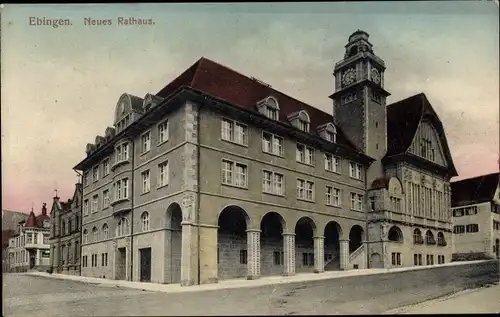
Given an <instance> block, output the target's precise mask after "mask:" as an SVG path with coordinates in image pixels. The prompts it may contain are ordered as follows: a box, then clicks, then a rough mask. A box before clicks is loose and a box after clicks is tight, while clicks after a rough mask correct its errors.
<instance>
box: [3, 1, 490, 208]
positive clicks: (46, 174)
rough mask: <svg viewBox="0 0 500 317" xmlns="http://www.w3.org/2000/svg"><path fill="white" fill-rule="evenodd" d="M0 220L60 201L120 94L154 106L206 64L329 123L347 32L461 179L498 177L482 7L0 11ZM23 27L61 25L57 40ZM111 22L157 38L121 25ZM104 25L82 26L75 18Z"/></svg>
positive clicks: (54, 33) (51, 32) (46, 29)
mask: <svg viewBox="0 0 500 317" xmlns="http://www.w3.org/2000/svg"><path fill="white" fill-rule="evenodd" d="M0 12H1V15H2V16H1V17H2V19H1V30H2V33H1V63H2V68H1V124H2V126H1V133H2V209H10V210H16V211H24V212H29V211H30V210H31V208H32V206H33V205H34V206H35V213H39V212H40V209H41V206H42V203H43V202H46V203H48V205H49V206H50V205H51V202H52V197H53V196H54V194H55V192H54V190H55V189H57V190H58V196H59V197H61V199H63V200H66V199H68V198H71V195H72V194H73V190H74V184H75V183H76V182H77V176H76V173H75V172H74V171H73V167H74V166H75V165H76V164H77V163H78V162H80V161H81V160H82V159H83V158H84V157H85V146H86V144H87V143H93V142H94V140H95V136H96V135H98V134H99V135H103V134H104V131H105V129H106V127H107V126H110V125H112V123H113V113H114V109H115V106H116V103H117V101H118V98H119V97H120V95H121V94H122V93H125V92H126V93H130V94H134V95H137V96H139V97H144V95H145V94H146V93H157V92H158V91H160V90H161V88H162V87H164V86H165V85H167V84H168V83H169V82H170V81H171V80H173V79H174V78H175V77H176V76H178V75H179V74H180V73H182V72H183V71H184V70H185V69H186V68H188V67H189V66H191V65H192V64H193V63H194V62H196V60H198V59H199V58H200V57H202V56H204V57H206V58H209V59H212V60H214V61H216V62H219V63H221V64H223V65H226V66H228V67H230V68H232V69H235V70H237V71H239V72H240V73H243V74H245V75H247V76H254V77H257V78H259V79H260V80H263V81H265V82H267V83H269V84H271V85H272V86H273V88H275V89H278V90H280V91H282V92H284V93H286V94H288V95H290V96H292V97H294V98H297V99H299V100H301V101H304V102H306V103H308V104H310V105H312V106H314V107H317V108H320V109H322V110H323V111H326V112H329V113H332V111H333V108H332V102H331V100H330V99H329V98H328V96H329V95H330V94H331V93H332V92H333V76H332V72H333V66H334V64H335V63H336V62H338V61H340V60H341V59H342V58H343V55H344V45H345V44H346V43H347V39H348V37H349V35H350V34H352V33H353V32H354V31H356V30H357V29H362V30H364V31H366V32H368V33H369V34H370V41H371V43H372V44H373V45H374V51H375V54H376V55H377V56H379V57H381V58H382V59H384V60H385V63H386V66H387V70H386V72H385V88H386V89H387V90H388V91H389V92H391V93H392V95H391V96H390V97H389V98H388V103H392V102H395V101H398V100H401V99H403V98H406V97H409V96H411V95H414V94H417V93H420V92H424V93H425V94H426V95H427V97H428V99H429V100H430V102H431V104H432V106H433V107H434V109H435V111H436V112H437V114H438V115H439V117H440V119H441V121H442V122H443V125H444V129H445V132H446V134H447V139H448V144H449V146H450V149H451V153H452V156H453V159H454V162H455V165H456V167H457V169H458V173H459V174H460V176H459V177H458V178H454V180H455V179H463V178H468V177H473V176H476V175H481V174H486V173H492V172H497V171H498V164H499V163H498V159H499V57H498V56H499V39H498V34H499V26H498V18H499V17H498V4H497V2H492V1H461V2H459V1H441V2H431V1H426V2H416V1H411V2H403V1H398V2H390V3H389V2H387V3H384V2H360V3H352V2H351V3H347V2H346V3H341V2H339V3H334V2H332V3H246V4H231V3H229V4H182V3H177V4H132V3H130V4H84V5H69V4H65V5H35V4H29V5H16V4H8V5H2V7H1V8H0ZM30 17H35V18H36V17H38V18H43V17H45V18H47V19H55V18H63V19H70V20H71V22H72V25H70V26H60V27H58V28H54V27H51V26H32V25H29V18H30ZM118 17H125V18H127V17H135V18H147V19H148V18H151V19H153V21H154V25H143V26H137V25H136V26H130V25H129V26H123V25H117V19H118ZM85 18H91V19H111V20H112V23H113V24H112V25H111V26H86V25H84V19H85Z"/></svg>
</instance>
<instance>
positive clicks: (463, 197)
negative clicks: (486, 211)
mask: <svg viewBox="0 0 500 317" xmlns="http://www.w3.org/2000/svg"><path fill="white" fill-rule="evenodd" d="M499 174H500V173H492V174H487V175H482V176H477V177H473V178H468V179H463V180H460V181H456V182H452V183H451V206H452V207H456V206H464V205H471V204H477V203H482V202H487V201H491V200H492V199H493V196H494V195H495V191H496V189H497V187H498V184H499Z"/></svg>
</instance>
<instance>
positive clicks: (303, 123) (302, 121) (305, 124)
mask: <svg viewBox="0 0 500 317" xmlns="http://www.w3.org/2000/svg"><path fill="white" fill-rule="evenodd" d="M310 122H311V120H310V119H309V115H308V114H307V112H305V111H304V110H301V111H300V113H299V129H300V130H302V131H304V132H309V123H310Z"/></svg>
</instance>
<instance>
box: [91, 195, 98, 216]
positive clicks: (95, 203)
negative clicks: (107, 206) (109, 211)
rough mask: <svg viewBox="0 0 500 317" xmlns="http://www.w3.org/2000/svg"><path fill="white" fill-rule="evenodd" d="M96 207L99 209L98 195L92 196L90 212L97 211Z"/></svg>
mask: <svg viewBox="0 0 500 317" xmlns="http://www.w3.org/2000/svg"><path fill="white" fill-rule="evenodd" d="M97 209H99V196H98V195H94V196H93V197H92V207H91V210H92V213H95V212H97Z"/></svg>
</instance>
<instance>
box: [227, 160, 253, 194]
mask: <svg viewBox="0 0 500 317" xmlns="http://www.w3.org/2000/svg"><path fill="white" fill-rule="evenodd" d="M247 172H248V171H247V166H246V165H244V164H241V163H235V162H232V161H228V160H222V184H225V185H233V186H238V187H246V186H247Z"/></svg>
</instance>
